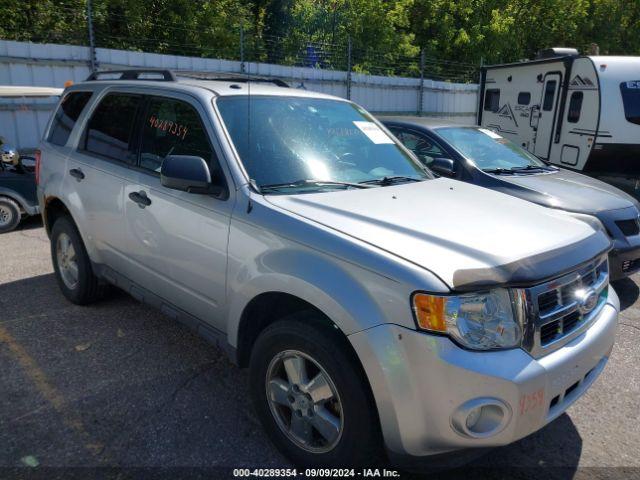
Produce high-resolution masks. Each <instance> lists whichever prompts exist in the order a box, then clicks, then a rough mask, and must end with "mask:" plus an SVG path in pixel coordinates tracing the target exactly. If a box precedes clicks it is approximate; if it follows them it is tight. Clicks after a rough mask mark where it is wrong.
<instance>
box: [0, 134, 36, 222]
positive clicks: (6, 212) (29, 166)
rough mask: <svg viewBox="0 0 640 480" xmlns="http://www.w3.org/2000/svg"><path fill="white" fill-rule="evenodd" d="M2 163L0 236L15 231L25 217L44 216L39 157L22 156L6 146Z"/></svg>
mask: <svg viewBox="0 0 640 480" xmlns="http://www.w3.org/2000/svg"><path fill="white" fill-rule="evenodd" d="M0 145H1V147H0V148H1V154H2V160H1V161H0V233H6V232H10V231H12V230H14V229H15V228H16V227H17V226H18V225H19V224H20V220H21V219H22V217H23V216H26V215H37V214H38V213H40V209H39V207H38V197H37V195H36V173H35V158H34V157H30V156H27V155H25V156H22V157H21V156H20V155H19V154H18V152H17V151H16V150H15V149H14V148H13V147H11V146H10V145H6V144H4V145H3V144H2V141H1V139H0Z"/></svg>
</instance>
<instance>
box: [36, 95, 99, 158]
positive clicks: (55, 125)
mask: <svg viewBox="0 0 640 480" xmlns="http://www.w3.org/2000/svg"><path fill="white" fill-rule="evenodd" d="M91 95H92V93H91V92H70V93H67V94H66V95H65V96H64V97H63V98H62V101H61V102H60V105H59V106H58V110H56V113H55V114H54V116H53V121H52V122H51V129H50V130H49V136H48V137H47V141H48V142H50V143H53V144H55V145H60V146H64V145H66V144H67V140H69V135H71V132H72V131H73V127H74V126H75V124H76V121H77V120H78V117H80V114H81V113H82V110H84V107H85V106H86V105H87V102H88V101H89V99H90V98H91Z"/></svg>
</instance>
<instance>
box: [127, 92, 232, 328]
mask: <svg viewBox="0 0 640 480" xmlns="http://www.w3.org/2000/svg"><path fill="white" fill-rule="evenodd" d="M206 118H207V116H206V114H205V111H204V110H203V108H202V107H201V105H199V103H198V102H197V101H196V100H194V99H192V98H191V97H189V96H187V95H180V94H178V93H176V94H174V95H170V96H167V95H165V94H163V96H160V95H158V96H149V97H148V98H147V101H146V105H145V113H144V115H143V117H142V119H141V126H140V131H141V138H140V146H139V160H138V172H137V175H136V177H135V179H134V180H133V181H130V182H127V184H126V185H125V187H124V198H125V217H126V235H127V238H128V243H129V252H130V253H129V255H130V257H131V260H132V262H131V263H132V265H133V266H134V271H133V272H132V274H131V279H132V280H133V281H134V282H135V283H137V284H138V285H140V286H142V287H144V288H145V289H147V290H149V291H151V292H152V293H154V294H155V295H158V296H160V297H161V298H162V299H164V300H165V301H167V302H169V303H170V304H172V306H175V307H178V308H179V309H181V310H184V311H186V312H188V313H189V314H191V315H194V316H196V317H198V318H199V319H201V320H204V321H206V322H207V323H209V324H210V325H212V326H213V327H216V328H218V329H219V330H224V324H223V322H222V315H221V313H220V312H221V309H222V308H223V307H224V302H225V288H226V267H227V241H228V236H229V224H230V219H231V213H232V201H231V200H230V199H229V189H228V188H226V182H225V176H224V174H223V172H222V170H221V168H220V163H219V162H218V156H217V154H216V152H215V150H214V146H213V142H212V138H213V136H212V133H211V132H212V129H211V128H210V127H211V126H210V125H208V124H207V122H206V121H205V119H206ZM169 154H174V155H194V156H198V157H202V158H203V159H205V161H206V162H207V163H208V164H209V167H210V169H211V173H212V179H213V181H214V183H216V182H217V183H220V184H221V185H222V186H224V187H225V188H224V191H225V192H226V193H225V194H223V195H221V196H219V197H215V196H213V195H203V194H195V193H187V192H183V191H178V190H172V189H169V188H165V187H164V186H162V184H161V181H160V169H161V166H162V162H163V160H164V158H165V157H166V156H167V155H169Z"/></svg>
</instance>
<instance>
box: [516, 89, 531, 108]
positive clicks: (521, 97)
mask: <svg viewBox="0 0 640 480" xmlns="http://www.w3.org/2000/svg"><path fill="white" fill-rule="evenodd" d="M530 103H531V94H530V93H529V92H520V93H519V94H518V105H529V104H530Z"/></svg>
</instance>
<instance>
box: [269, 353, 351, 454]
mask: <svg viewBox="0 0 640 480" xmlns="http://www.w3.org/2000/svg"><path fill="white" fill-rule="evenodd" d="M266 394H267V400H268V402H269V407H270V409H271V413H272V414H273V416H274V418H275V420H276V422H277V424H278V426H279V427H280V429H281V430H282V432H283V433H284V434H285V435H286V436H287V438H288V439H289V440H290V441H292V442H293V443H295V444H296V445H297V446H299V447H300V448H302V449H304V450H306V451H309V452H313V453H325V452H328V451H330V450H332V449H333V448H334V447H335V446H336V445H337V444H338V442H339V441H340V438H341V436H342V432H343V430H344V418H343V409H342V403H341V401H340V396H339V394H338V390H337V388H336V386H335V384H334V382H333V380H332V379H331V377H330V376H329V374H328V373H327V372H326V370H325V369H324V368H322V366H321V365H320V364H319V363H318V362H317V361H316V360H314V359H313V358H311V357H310V356H309V355H307V354H305V353H302V352H299V351H297V350H286V351H284V352H281V353H279V354H278V355H276V356H275V357H274V358H273V360H271V363H270V364H269V368H268V369H267V378H266Z"/></svg>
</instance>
